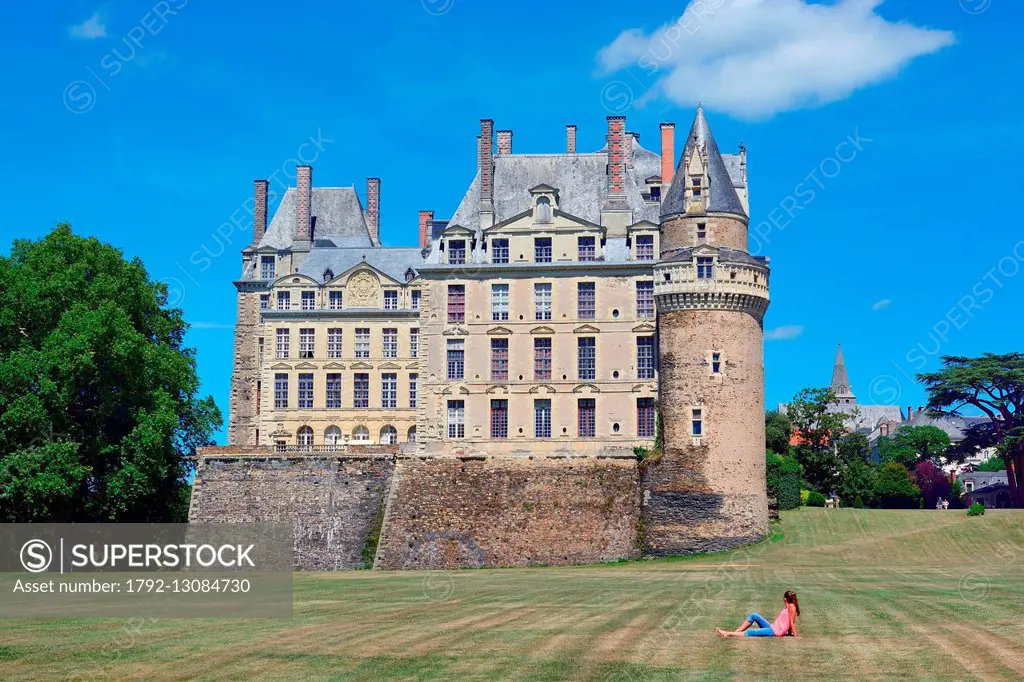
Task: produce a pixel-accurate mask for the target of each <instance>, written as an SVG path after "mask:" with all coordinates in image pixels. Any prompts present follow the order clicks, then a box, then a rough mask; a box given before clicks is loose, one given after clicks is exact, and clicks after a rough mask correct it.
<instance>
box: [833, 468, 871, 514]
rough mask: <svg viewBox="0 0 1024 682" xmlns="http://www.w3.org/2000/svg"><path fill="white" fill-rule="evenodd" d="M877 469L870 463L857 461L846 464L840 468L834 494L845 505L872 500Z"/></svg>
mask: <svg viewBox="0 0 1024 682" xmlns="http://www.w3.org/2000/svg"><path fill="white" fill-rule="evenodd" d="M877 470H878V467H877V466H875V465H874V464H872V463H871V462H870V461H863V460H859V459H855V460H852V461H850V462H846V463H845V464H843V467H842V474H841V476H840V478H839V483H838V485H837V486H836V494H837V495H839V499H841V500H842V501H843V502H845V503H846V504H850V502H851V501H853V500H855V499H857V498H860V499H861V501H863V500H869V501H870V500H873V499H874V494H875V482H876V479H877Z"/></svg>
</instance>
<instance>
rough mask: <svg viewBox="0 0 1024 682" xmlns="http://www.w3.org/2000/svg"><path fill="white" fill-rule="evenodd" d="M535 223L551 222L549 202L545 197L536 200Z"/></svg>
mask: <svg viewBox="0 0 1024 682" xmlns="http://www.w3.org/2000/svg"><path fill="white" fill-rule="evenodd" d="M537 222H538V223H550V222H551V200H550V199H548V198H547V197H541V198H540V199H537Z"/></svg>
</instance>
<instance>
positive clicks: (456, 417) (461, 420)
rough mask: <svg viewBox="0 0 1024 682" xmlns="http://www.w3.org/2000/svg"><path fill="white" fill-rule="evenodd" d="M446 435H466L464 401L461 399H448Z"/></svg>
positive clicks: (460, 436) (461, 436)
mask: <svg viewBox="0 0 1024 682" xmlns="http://www.w3.org/2000/svg"><path fill="white" fill-rule="evenodd" d="M448 437H449V438H465V437H466V403H465V401H462V400H449V401H448Z"/></svg>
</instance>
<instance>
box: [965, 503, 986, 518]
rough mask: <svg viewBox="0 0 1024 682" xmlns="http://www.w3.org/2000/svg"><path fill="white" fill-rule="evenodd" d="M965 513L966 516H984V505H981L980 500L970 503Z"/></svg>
mask: <svg viewBox="0 0 1024 682" xmlns="http://www.w3.org/2000/svg"><path fill="white" fill-rule="evenodd" d="M967 515H968V516H984V515H985V505H983V504H982V503H981V502H974V503H972V504H971V508H970V509H968V510H967Z"/></svg>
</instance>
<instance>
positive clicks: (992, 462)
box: [974, 455, 1006, 472]
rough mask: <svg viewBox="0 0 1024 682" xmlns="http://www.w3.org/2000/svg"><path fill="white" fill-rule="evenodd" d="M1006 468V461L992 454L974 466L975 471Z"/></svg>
mask: <svg viewBox="0 0 1024 682" xmlns="http://www.w3.org/2000/svg"><path fill="white" fill-rule="evenodd" d="M1005 468H1006V461H1005V460H1003V458H1002V457H1000V456H999V455H992V456H991V457H989V458H988V459H986V460H985V461H984V462H982V463H981V464H979V465H978V466H976V467H974V470H975V471H993V472H994V471H1002V470H1003V469H1005Z"/></svg>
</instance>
